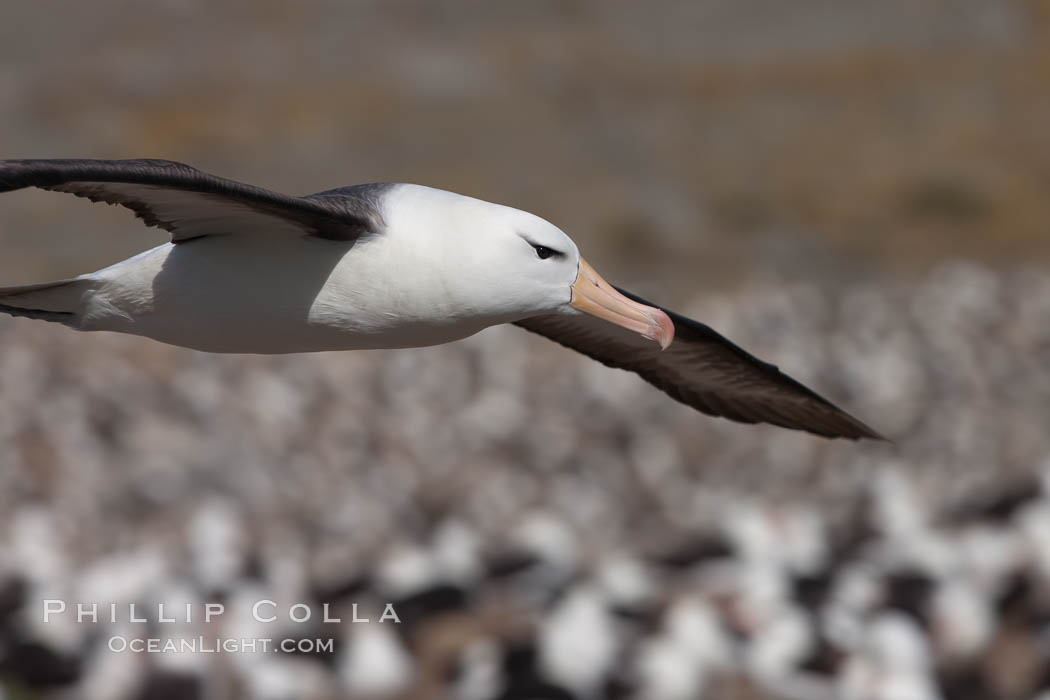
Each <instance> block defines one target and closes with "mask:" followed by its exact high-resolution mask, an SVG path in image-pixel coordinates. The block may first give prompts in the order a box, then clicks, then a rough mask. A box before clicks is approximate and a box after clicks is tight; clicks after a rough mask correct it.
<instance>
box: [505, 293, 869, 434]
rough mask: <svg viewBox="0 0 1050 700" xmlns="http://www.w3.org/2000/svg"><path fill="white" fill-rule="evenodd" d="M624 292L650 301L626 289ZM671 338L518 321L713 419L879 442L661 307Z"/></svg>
mask: <svg viewBox="0 0 1050 700" xmlns="http://www.w3.org/2000/svg"><path fill="white" fill-rule="evenodd" d="M620 292H622V293H623V294H625V295H627V296H628V297H630V298H632V299H634V300H635V301H638V302H640V303H643V304H646V305H649V306H655V304H650V303H649V302H648V301H645V300H644V299H640V298H638V297H637V296H634V295H633V294H630V293H629V292H626V291H624V290H622V289H621V290H620ZM664 311H665V312H666V313H667V315H668V316H670V317H671V320H672V321H674V326H675V339H674V341H673V342H672V343H671V344H670V345H669V346H668V348H667V349H666V350H663V351H661V350H660V348H659V346H658V345H657V344H656V343H654V342H652V341H649V340H646V339H644V338H642V337H641V336H638V335H636V334H634V333H631V332H629V331H626V330H624V329H622V328H620V327H619V326H615V325H613V324H611V323H608V322H606V321H603V320H601V319H598V318H595V317H593V316H588V315H583V314H579V315H575V314H574V315H568V314H548V315H545V316H534V317H532V318H527V319H524V320H522V321H518V322H517V325H519V326H521V327H522V328H525V329H527V330H530V331H532V332H534V333H539V334H540V335H543V336H546V337H547V338H550V339H551V340H553V341H555V342H558V343H561V344H562V345H564V346H566V347H569V348H572V349H573V350H576V351H578V352H581V353H583V354H584V355H587V356H588V357H591V358H593V359H595V360H598V361H599V362H601V363H603V364H605V365H608V366H610V367H619V368H621V369H627V370H631V371H632V372H637V373H638V374H639V375H641V377H642V378H643V379H645V380H646V381H647V382H649V383H650V384H652V385H654V386H656V387H657V388H659V389H660V390H662V391H664V392H665V393H667V394H668V395H670V396H671V397H672V398H674V399H676V400H678V401H681V402H682V403H684V404H687V405H689V406H692V407H693V408H695V409H697V410H699V411H703V412H704V413H708V414H710V415H712V416H723V417H725V418H729V419H731V420H735V421H740V422H743V423H772V424H774V425H779V426H783V427H785V428H794V429H796V430H806V431H809V432H811V433H815V434H817V435H823V436H825V437H845V438H854V439H855V438H862V437H866V438H875V439H884V438H882V436H881V435H879V434H878V433H876V432H875V431H874V430H872V429H871V428H869V427H868V426H866V425H864V424H863V423H861V422H860V421H859V420H857V419H856V418H854V417H853V416H851V415H849V414H848V413H846V412H845V411H842V410H841V409H839V408H836V407H835V406H834V405H833V404H832V403H830V402H829V401H827V400H826V399H824V398H822V397H820V396H818V395H817V394H816V393H814V392H813V391H811V390H809V389H807V388H806V387H804V386H803V385H802V384H800V383H798V382H797V381H795V380H794V379H792V378H791V377H789V376H787V375H786V374H784V373H783V372H781V371H780V370H779V369H777V368H776V367H775V366H774V365H771V364H768V363H766V362H763V361H761V360H759V359H758V358H756V357H754V356H753V355H750V354H748V353H747V352H745V351H744V350H742V349H741V348H739V347H737V346H736V345H734V344H733V343H731V342H730V341H729V340H727V339H726V338H723V337H722V336H721V335H719V334H718V333H716V332H715V331H714V330H712V329H711V328H709V327H708V326H705V325H704V324H702V323H699V322H697V321H694V320H692V319H689V318H686V317H685V316H680V315H678V314H676V313H673V312H671V311H667V310H666V309H664Z"/></svg>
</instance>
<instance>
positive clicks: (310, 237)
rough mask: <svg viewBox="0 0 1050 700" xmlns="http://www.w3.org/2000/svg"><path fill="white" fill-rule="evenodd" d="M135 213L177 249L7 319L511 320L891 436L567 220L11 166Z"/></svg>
mask: <svg viewBox="0 0 1050 700" xmlns="http://www.w3.org/2000/svg"><path fill="white" fill-rule="evenodd" d="M26 187H38V188H41V189H45V190H52V191H56V192H67V193H70V194H74V195H76V196H78V197H85V198H87V199H89V200H91V201H93V202H106V203H108V204H116V205H120V206H123V207H126V208H128V209H130V210H131V211H132V212H133V213H134V214H135V215H136V216H137V217H138V218H140V219H142V221H143V222H145V224H147V225H148V226H156V227H159V228H162V229H164V230H166V231H168V233H169V234H170V237H171V239H170V241H169V242H168V243H165V244H163V245H160V246H157V247H156V248H153V249H151V250H147V251H145V252H143V253H140V254H138V255H135V256H133V257H131V258H128V259H127V260H124V261H121V262H118V263H116V264H114V265H111V266H109V267H106V268H104V269H102V270H98V271H97V272H92V273H90V274H84V275H80V276H79V277H74V278H71V279H65V280H59V281H55V282H44V283H41V284H31V285H24V286H17V287H0V311H2V312H5V313H7V314H11V315H13V316H22V317H27V318H31V319H40V320H44V321H54V322H57V323H61V324H64V325H66V326H69V327H70V328H74V329H76V330H81V331H116V332H118V333H130V334H133V335H140V336H145V337H148V338H153V339H155V340H159V341H161V342H164V343H170V344H172V345H179V346H183V347H187V348H193V349H196V350H203V351H207V352H220V353H262V354H269V353H298V352H313V351H324V350H353V349H363V348H403V347H421V346H427V345H437V344H440V343H447V342H451V341H454V340H458V339H461V338H465V337H467V336H470V335H472V334H474V333H476V332H478V331H480V330H481V329H483V328H486V327H488V326H492V325H496V324H502V323H513V324H515V325H517V326H520V327H522V328H524V329H526V330H529V331H532V332H533V333H538V334H540V335H542V336H546V337H547V338H549V339H551V340H553V341H555V342H557V343H560V344H562V345H564V346H566V347H568V348H571V349H573V350H576V351H578V352H580V353H583V354H584V355H587V356H588V357H591V358H593V359H595V360H597V361H599V362H601V363H603V364H605V365H608V366H610V367H617V368H621V369H625V370H630V371H632V372H636V373H637V374H639V375H640V376H641V377H642V378H643V379H645V380H646V381H648V382H649V383H650V384H653V385H654V386H656V387H657V388H659V389H661V390H662V391H664V392H665V393H667V394H668V395H670V396H671V397H672V398H674V399H676V400H678V401H680V402H682V403H684V404H687V405H689V406H692V407H693V408H696V409H698V410H699V411H702V412H703V413H706V414H710V415H712V416H722V417H725V418H728V419H731V420H734V421H740V422H744V423H772V424H774V425H778V426H782V427H785V428H792V429H796V430H805V431H808V432H811V433H814V434H817V435H821V436H824V437H842V438H851V439H856V438H874V439H880V436H879V435H878V433H876V432H875V431H874V430H872V429H871V428H869V427H868V426H866V425H865V424H864V423H862V422H861V421H859V420H857V419H856V418H854V417H853V416H851V415H849V414H848V413H846V412H845V411H843V410H841V409H839V408H837V407H836V406H835V405H833V404H832V403H831V402H830V401H828V400H826V399H824V398H823V397H821V396H820V395H818V394H817V393H816V392H814V391H812V390H811V389H809V388H807V387H805V386H803V385H802V384H801V383H799V382H797V381H795V380H794V379H792V378H791V377H789V376H788V375H787V374H785V373H783V372H781V371H780V370H779V369H778V368H777V367H776V366H774V365H772V364H769V363H766V362H763V361H761V360H759V359H758V358H756V357H754V356H753V355H751V354H749V353H748V352H746V351H744V350H743V349H741V348H740V347H738V346H737V345H735V344H733V343H732V342H730V341H729V340H727V339H726V338H724V337H723V336H721V335H719V334H718V333H717V332H715V331H714V330H713V329H711V328H710V327H708V326H706V325H704V324H703V323H700V322H698V321H694V320H692V319H690V318H686V317H685V316H681V315H679V314H676V313H674V312H672V311H668V310H667V309H664V308H661V307H659V306H656V305H655V304H652V303H650V302H647V301H645V300H644V299H641V298H639V297H637V296H635V295H633V294H631V293H629V292H627V291H624V290H622V289H619V288H617V287H614V286H612V285H611V284H609V283H608V282H606V281H605V280H604V279H602V277H601V276H600V275H599V274H598V273H597V272H595V270H594V268H593V267H591V266H590V265H589V264H588V263H587V262H586V261H585V260H584V259H583V258H581V257H580V253H579V250H578V249H577V247H576V244H575V243H573V241H572V239H571V238H569V237H568V236H567V235H566V234H565V233H564V232H562V231H561V229H559V228H558V227H556V226H554V225H553V224H551V223H549V222H548V221H545V220H544V219H542V218H540V217H538V216H536V215H534V214H530V213H528V212H525V211H521V210H519V209H514V208H511V207H508V206H502V205H499V204H493V203H490V202H485V201H482V200H479V199H474V198H471V197H467V196H463V195H459V194H454V193H452V192H446V191H443V190H438V189H433V188H430V187H424V186H420V185H410V184H395V183H387V184H367V185H356V186H352V187H340V188H338V189H333V190H327V191H324V192H318V193H316V194H311V195H306V196H302V197H296V196H290V195H285V194H281V193H279V192H273V191H270V190H266V189H262V188H260V187H255V186H253V185H247V184H243V183H240V182H236V181H234V180H228V179H226V178H222V177H218V176H215V175H211V174H208V173H205V172H202V171H200V170H197V169H196V168H193V167H190V166H188V165H185V164H183V163H176V162H173V161H166V160H155V159H135V160H68V159H63V160H55V159H47V160H0V192H7V191H11V190H18V189H22V188H26Z"/></svg>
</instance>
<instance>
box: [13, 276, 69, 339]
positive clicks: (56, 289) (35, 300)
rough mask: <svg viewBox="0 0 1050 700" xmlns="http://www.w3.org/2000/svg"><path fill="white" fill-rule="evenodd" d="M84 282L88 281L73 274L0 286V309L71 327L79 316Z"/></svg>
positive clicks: (16, 314)
mask: <svg viewBox="0 0 1050 700" xmlns="http://www.w3.org/2000/svg"><path fill="white" fill-rule="evenodd" d="M88 284H89V280H86V279H83V278H79V277H77V278H73V279H68V280H59V281H57V282H43V283H41V284H27V285H23V286H20V287H0V312H2V313H5V314H10V315H12V316H23V317H25V318H35V319H39V320H41V321H53V322H55V323H62V324H65V325H67V326H72V327H74V328H75V327H76V326H77V322H78V320H79V317H80V313H79V310H80V308H81V298H82V296H83V294H84V292H85V291H87V288H88Z"/></svg>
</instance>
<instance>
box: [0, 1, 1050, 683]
mask: <svg viewBox="0 0 1050 700" xmlns="http://www.w3.org/2000/svg"><path fill="white" fill-rule="evenodd" d="M1048 124H1050V4H1048V3H1047V2H1044V1H1041V0H1004V1H1002V2H998V3H987V2H983V1H981V0H953V1H952V2H946V1H944V2H942V1H935V0H886V1H884V2H880V3H867V2H859V1H858V2H842V1H841V0H838V1H834V2H832V1H829V0H802V1H799V2H794V3H781V2H778V1H777V0H747V1H745V2H741V1H740V0H733V1H730V0H705V1H702V2H685V1H683V2H673V1H666V2H655V3H644V4H639V3H635V2H627V1H626V0H624V1H622V2H621V1H614V2H598V1H597V0H596V1H593V2H590V1H584V0H575V1H570V0H565V1H555V0H551V1H548V2H542V3H513V4H511V3H502V4H499V5H493V4H491V3H481V2H476V3H462V4H458V5H456V6H455V7H452V6H448V5H444V6H439V5H436V4H432V3H429V2H422V1H419V2H400V1H399V2H360V3H342V2H330V3H324V2H304V3H295V4H292V3H280V2H247V1H238V2H229V3H221V4H206V3H199V2H193V1H187V2H165V3H158V4H155V5H153V6H152V7H151V8H150V9H148V10H144V9H143V6H140V5H137V4H131V3H125V2H115V1H103V2H96V3H92V4H90V5H86V4H84V5H71V4H68V3H58V2H38V3H34V4H32V5H29V4H25V5H23V6H21V7H19V6H8V7H5V9H4V10H3V19H2V21H0V146H2V148H0V153H2V156H3V157H76V156H80V157H138V156H154V157H163V158H171V159H176V160H182V161H186V162H189V163H191V164H193V165H196V166H198V167H201V168H203V169H206V170H210V171H213V172H216V173H219V174H223V175H227V176H229V177H233V178H236V179H240V180H244V181H248V182H253V183H258V184H260V185H263V186H266V187H271V188H273V189H278V190H284V191H289V192H293V193H307V192H312V191H317V190H321V189H326V188H329V187H334V186H338V185H345V184H354V183H359V182H366V181H409V182H418V183H422V184H429V185H433V186H436V187H442V188H446V189H452V190H456V191H459V192H462V193H465V194H471V195H475V196H478V197H482V198H485V199H490V200H494V201H498V202H502V203H507V204H511V205H514V206H518V207H520V208H523V209H527V210H530V211H533V212H536V213H538V214H540V215H542V216H544V217H546V218H548V219H550V220H551V221H553V222H555V223H556V224H558V225H559V226H561V227H562V228H563V229H564V230H565V231H567V232H568V233H569V234H570V235H571V236H573V237H574V238H575V240H576V241H577V242H578V243H579V244H580V247H581V249H582V250H583V251H584V252H585V253H586V255H587V257H588V259H590V260H591V261H592V262H593V263H594V264H595V265H596V266H597V267H599V269H601V270H602V271H603V272H604V273H605V274H606V275H607V277H608V278H609V279H610V280H613V281H616V282H619V283H621V284H623V285H624V286H626V287H627V288H629V289H631V290H634V291H637V292H638V293H640V294H642V295H644V296H646V297H648V298H651V299H653V300H654V301H658V302H660V303H663V304H666V305H668V306H670V307H671V308H674V309H676V310H678V311H681V312H684V313H688V314H689V315H692V316H694V317H697V318H700V319H703V320H705V321H706V322H708V323H710V324H711V325H713V326H714V327H715V328H717V329H718V330H720V331H722V332H724V333H726V334H728V335H729V336H730V337H731V338H734V339H735V340H737V341H738V342H739V343H741V344H742V345H743V346H744V347H746V348H748V349H749V350H751V351H753V352H755V353H757V354H759V355H760V356H761V357H763V358H765V359H767V360H770V361H773V362H776V363H778V364H779V365H781V366H782V367H783V368H784V369H786V370H787V371H788V372H790V373H791V374H793V375H794V376H796V377H798V378H799V379H801V380H803V381H805V382H807V383H809V384H811V385H812V386H814V387H816V388H817V389H818V390H820V391H821V392H822V393H825V394H827V395H828V396H829V397H831V398H833V399H834V400H836V401H837V402H838V403H840V404H842V405H843V406H845V407H847V408H848V409H850V410H852V411H854V412H855V413H856V414H857V415H858V416H860V417H862V418H863V419H865V420H866V421H868V422H870V423H871V424H872V425H873V426H875V427H876V428H878V429H879V430H881V431H883V432H885V433H886V434H888V435H890V436H891V437H893V438H894V439H895V440H896V443H897V444H896V446H887V445H881V444H868V443H865V444H846V443H840V442H836V443H829V442H825V441H821V440H819V439H816V438H813V437H810V436H807V435H801V434H793V433H789V432H786V431H781V430H776V429H771V428H766V427H748V426H737V425H733V424H729V423H727V422H724V421H718V420H713V419H709V418H705V417H703V416H701V415H699V414H696V413H695V412H693V411H691V410H689V409H687V408H685V407H682V406H679V405H677V404H675V403H673V402H672V401H670V400H669V399H668V398H667V397H666V396H664V395H662V394H660V393H659V392H657V391H655V390H653V389H651V388H649V387H647V386H646V385H645V384H644V383H642V382H641V381H640V380H638V379H637V378H636V377H634V376H633V375H628V374H626V373H621V372H615V371H612V370H607V369H605V368H603V367H600V366H597V365H596V364H594V363H591V362H590V361H588V360H586V359H584V358H582V357H578V356H575V355H574V354H572V353H570V352H568V351H563V350H562V349H560V348H558V347H555V346H554V345H552V344H550V343H547V342H545V341H543V340H541V339H538V338H534V337H532V336H529V335H528V334H525V333H523V332H521V331H519V330H517V329H514V328H500V329H493V330H490V331H486V332H484V333H482V334H479V335H478V336H476V337H474V338H471V339H468V340H467V341H464V342H461V343H458V344H455V345H452V346H448V347H441V348H434V349H426V350H418V351H396V352H381V353H380V352H377V353H364V352H363V353H343V354H330V355H304V356H287V357H232V356H231V357H222V356H212V355H204V354H200V353H195V352H191V351H187V350H180V349H175V348H170V347H166V346H162V345H158V344H155V343H152V342H150V341H147V340H142V339H137V338H131V337H117V336H110V335H104V334H99V335H79V334H75V333H73V332H71V331H68V330H66V329H63V328H59V327H52V326H49V325H46V324H42V323H36V322H30V321H25V320H14V319H11V318H8V317H6V316H5V317H3V318H0V697H2V698H18V699H35V698H92V699H93V698H109V699H113V700H124V699H128V700H130V699H137V698H153V699H155V698H201V699H208V700H211V699H222V698H241V697H244V698H260V699H262V698H266V699H270V698H272V699H277V698H289V699H292V698H295V699H299V698H302V699H323V698H337V697H347V696H349V697H361V698H444V697H449V698H458V699H462V700H489V699H495V698H579V699H580V700H586V699H590V698H639V699H653V700H677V699H678V698H682V699H684V698H696V697H703V698H714V699H722V698H740V699H745V700H750V699H755V700H758V699H769V700H780V699H791V698H800V699H801V698H805V699H807V700H820V699H821V698H828V699H832V698H846V699H847V700H889V699H890V698H909V699H911V698H914V699H916V700H926V699H930V700H932V699H934V698H945V699H955V698H960V699H962V698H966V699H970V698H972V699H974V700H978V699H981V700H988V699H993V700H994V699H999V698H1002V699H1004V700H1009V699H1014V698H1017V699H1019V700H1020V699H1027V698H1034V697H1042V698H1045V697H1050V694H1048V693H1050V646H1048V643H1047V640H1048V639H1050V482H1048V479H1050V433H1048V423H1050V421H1048V417H1050V374H1048V369H1047V367H1048V364H1050V267H1048V262H1050V231H1048V227H1050V224H1048V223H1047V222H1050V197H1048V196H1047V192H1048V191H1050V138H1048V137H1047V125H1048ZM164 239H165V237H164V236H163V234H162V233H161V232H158V231H144V230H142V228H141V227H140V225H139V224H138V222H136V221H134V220H133V219H132V218H131V217H130V215H128V214H127V212H124V211H120V210H116V209H112V208H107V207H103V206H97V205H90V204H88V203H86V202H84V201H81V200H76V199H74V198H72V197H65V196H62V195H57V194H53V193H40V192H22V193H15V194H10V195H4V196H3V197H2V198H0V284H5V285H7V284H11V285H13V284H20V283H28V282H33V281H39V280H43V279H51V278H60V277H65V276H70V275H74V274H78V273H80V272H86V271H90V270H93V269H96V268H98V267H101V266H104V265H105V264H108V263H110V262H113V261H115V260H118V259H120V258H122V257H125V256H126V255H128V254H130V253H132V252H135V251H137V250H140V249H144V248H146V247H149V246H152V245H155V244H157V243H159V242H161V241H163V240H164ZM261 283H262V284H265V280H262V281H261ZM45 598H62V599H66V600H69V601H71V602H76V601H80V600H86V601H100V602H106V601H113V602H118V603H122V604H125V605H126V604H127V603H129V602H137V603H140V604H142V605H143V606H146V607H147V608H149V607H151V606H152V609H155V606H156V603H158V602H167V603H169V604H171V605H175V604H179V605H182V604H184V603H186V602H190V603H194V604H203V602H207V601H224V602H226V604H227V607H228V608H229V609H231V610H234V609H237V607H238V606H242V605H245V604H248V603H249V601H253V600H258V599H262V598H267V599H271V600H274V601H279V602H280V604H281V606H286V604H290V603H292V602H307V603H310V604H312V605H315V609H316V610H320V605H321V604H322V603H329V604H330V605H331V606H332V607H333V609H334V610H337V611H342V616H343V618H344V619H347V618H349V613H348V612H347V611H348V610H349V606H350V604H352V603H358V604H359V606H360V608H361V609H362V611H363V612H364V613H365V614H367V612H368V611H372V612H373V615H372V616H373V618H374V617H376V615H375V612H376V611H378V610H380V609H381V604H382V603H384V602H393V603H394V605H395V607H396V608H397V609H398V611H399V613H400V615H401V618H402V620H403V623H402V624H401V625H399V626H394V625H380V624H377V623H374V622H373V623H369V624H343V625H337V626H332V625H324V626H322V625H296V624H294V623H289V622H287V621H285V622H284V623H281V624H277V625H271V626H269V627H266V628H252V627H250V626H244V624H246V623H244V619H245V618H244V617H243V616H240V617H238V616H236V615H233V614H231V615H229V616H228V617H229V620H228V622H226V623H224V624H221V625H212V626H210V627H208V628H207V629H204V628H202V627H200V626H198V625H197V624H196V623H191V624H188V625H178V626H176V627H175V628H159V629H158V628H157V627H156V626H146V627H143V626H141V625H140V626H137V627H136V626H135V625H129V624H122V623H118V624H115V625H108V624H104V625H96V626H92V625H85V624H80V625H78V624H75V623H73V624H68V623H67V624H60V623H57V622H54V621H53V622H52V623H46V624H45V623H43V622H41V620H40V617H41V615H40V612H41V601H42V600H43V599H45ZM315 621H316V618H315ZM239 625H240V626H239ZM204 633H206V634H208V635H209V636H216V635H221V636H231V637H252V636H267V637H275V638H281V637H301V638H314V637H332V638H334V639H335V641H336V644H335V650H334V651H333V652H332V653H330V654H322V655H308V654H306V655H273V654H270V655H262V654H132V653H114V652H111V651H109V650H107V648H106V640H107V639H108V637H110V636H111V635H114V634H122V635H129V636H135V635H139V636H165V635H167V636H179V637H187V636H193V635H197V634H204ZM1040 693H1043V695H1040Z"/></svg>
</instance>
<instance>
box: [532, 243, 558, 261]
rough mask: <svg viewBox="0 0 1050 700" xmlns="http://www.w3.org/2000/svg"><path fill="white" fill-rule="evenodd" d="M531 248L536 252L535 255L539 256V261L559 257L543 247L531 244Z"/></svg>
mask: <svg viewBox="0 0 1050 700" xmlns="http://www.w3.org/2000/svg"><path fill="white" fill-rule="evenodd" d="M532 247H533V248H534V249H535V250H536V255H537V256H539V258H540V260H546V259H547V258H550V257H553V256H555V255H561V253H559V252H558V251H556V250H553V249H551V248H548V247H547V246H545V245H536V244H535V243H533V244H532Z"/></svg>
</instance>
